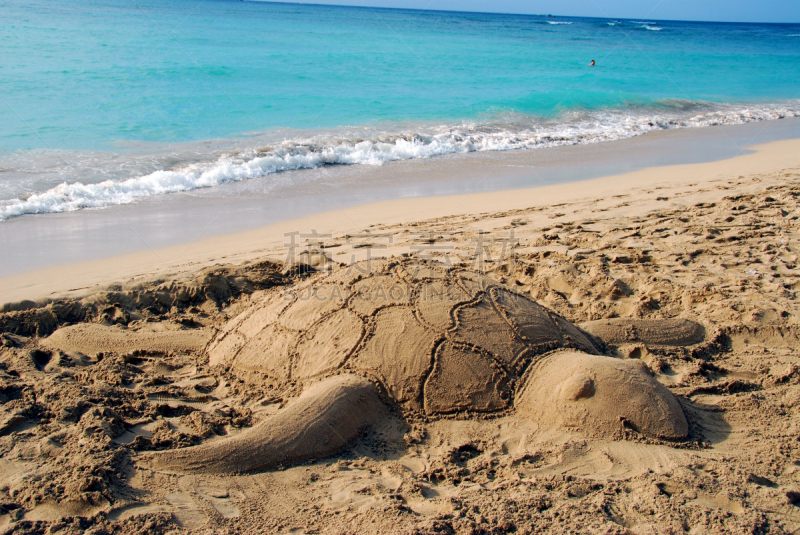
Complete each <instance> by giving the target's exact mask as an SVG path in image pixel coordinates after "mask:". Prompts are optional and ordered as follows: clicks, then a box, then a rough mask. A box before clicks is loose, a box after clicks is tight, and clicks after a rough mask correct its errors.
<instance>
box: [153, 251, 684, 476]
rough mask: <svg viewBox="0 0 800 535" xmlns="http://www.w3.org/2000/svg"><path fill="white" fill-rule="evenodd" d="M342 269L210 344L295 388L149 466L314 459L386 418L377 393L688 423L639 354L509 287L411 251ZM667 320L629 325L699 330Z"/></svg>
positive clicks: (657, 424)
mask: <svg viewBox="0 0 800 535" xmlns="http://www.w3.org/2000/svg"><path fill="white" fill-rule="evenodd" d="M342 273H343V270H342V271H340V272H338V273H337V272H334V273H333V274H331V275H330V276H329V277H328V278H325V279H321V280H320V279H312V280H311V281H309V282H308V283H307V284H305V285H302V286H299V287H297V288H296V292H295V293H294V295H289V296H287V295H286V294H278V293H274V294H269V295H266V296H265V297H263V298H262V299H261V300H260V301H259V302H257V303H254V304H253V306H251V307H250V308H249V309H247V310H245V311H244V312H242V313H241V314H240V315H239V316H237V317H236V318H234V319H232V320H231V321H230V322H229V323H228V324H227V325H226V326H225V327H223V329H221V330H220V331H219V333H218V334H217V336H216V337H215V339H214V340H213V341H212V342H211V343H210V344H209V346H208V355H209V364H210V365H211V366H214V367H224V368H226V369H227V370H229V371H230V372H231V373H233V374H235V375H237V376H238V377H239V378H240V379H243V380H245V381H251V382H252V381H260V380H263V378H264V377H265V376H266V377H269V380H270V381H277V382H285V383H287V384H288V383H289V382H298V383H300V384H303V385H307V386H306V389H305V391H304V392H303V394H302V395H300V396H299V397H298V398H296V399H295V400H293V401H290V402H289V403H288V404H287V406H286V407H284V408H283V409H281V410H280V411H278V412H277V413H276V414H274V415H272V416H270V417H268V418H267V419H266V420H264V421H263V422H262V423H260V424H258V425H256V426H255V427H253V428H252V429H250V430H248V431H245V432H244V433H242V434H241V435H237V436H234V437H231V438H228V439H221V440H218V441H212V442H209V443H208V444H203V445H200V446H194V447H191V448H187V449H185V450H173V451H167V452H162V453H158V454H155V455H154V456H153V457H152V458H150V461H149V464H150V465H151V466H152V467H153V468H155V469H159V470H168V471H178V472H186V471H205V472H212V473H239V472H253V471H258V470H265V469H269V468H271V467H274V466H277V465H281V464H284V465H285V464H290V463H296V462H301V461H304V460H307V459H315V458H323V457H326V456H330V455H333V454H335V453H337V452H338V451H340V450H342V449H343V448H345V447H347V446H348V445H349V444H351V443H352V442H354V441H355V440H356V439H357V438H358V437H359V435H360V434H362V433H363V432H364V431H365V430H367V429H368V428H370V427H371V426H374V425H375V424H377V423H379V422H382V421H385V419H386V418H388V414H389V411H388V408H389V406H388V405H387V403H388V404H392V405H395V406H396V407H398V408H399V409H400V412H410V413H423V414H424V415H425V417H428V418H433V417H438V416H442V415H447V414H453V413H463V412H468V413H469V412H472V413H491V412H502V411H506V410H508V409H509V408H511V406H512V404H513V405H514V406H516V409H517V412H518V414H519V415H520V416H523V417H527V418H530V419H532V420H534V421H536V422H537V423H539V424H540V425H542V426H543V427H547V426H558V427H563V428H567V429H571V430H578V431H581V432H584V433H585V434H588V435H592V436H605V437H611V436H616V434H617V433H618V432H619V431H620V430H622V429H624V428H628V429H635V430H637V431H639V432H640V433H642V434H644V435H647V436H651V437H655V438H661V439H668V440H682V439H684V438H686V436H687V435H688V424H687V423H686V418H685V416H684V414H683V410H682V408H681V405H680V403H679V402H678V401H677V399H676V398H675V397H674V396H673V395H672V393H670V392H669V390H667V389H666V388H665V387H663V386H662V385H661V384H659V383H658V382H657V381H656V380H655V379H654V378H653V377H652V376H651V375H650V374H649V373H648V371H647V370H646V368H645V367H644V366H643V365H642V364H641V363H638V364H637V363H635V361H625V360H621V359H616V358H612V357H606V356H602V355H600V354H599V353H600V352H599V351H598V349H597V347H596V345H595V343H594V342H593V341H592V338H591V336H590V335H587V334H586V333H585V332H584V331H582V330H581V329H579V328H577V327H576V326H574V325H572V324H571V323H569V322H568V321H567V320H566V319H564V318H563V317H561V316H559V315H558V314H556V313H555V312H553V311H551V310H548V309H546V308H545V307H543V306H541V305H539V304H538V303H536V302H534V301H532V300H530V299H529V298H528V297H526V296H524V295H521V294H519V293H516V292H515V291H514V290H512V289H511V288H508V287H506V286H503V285H500V284H497V283H496V282H495V281H492V280H490V279H487V278H486V277H484V276H482V275H480V274H476V273H470V272H459V271H448V270H444V269H440V268H434V267H430V266H428V267H426V268H425V269H424V270H421V269H415V268H414V266H413V265H410V264H408V263H394V264H387V265H386V266H385V267H384V268H383V269H382V270H381V271H379V272H377V273H373V274H372V275H369V276H366V277H362V278H360V279H358V280H351V279H348V278H347V275H346V273H345V274H344V276H343V274H342ZM312 284H315V285H316V286H314V287H312ZM350 290H355V292H350ZM365 296H366V297H365ZM673 323H674V325H673V324H669V325H667V327H665V329H666V330H665V331H664V332H665V333H666V334H664V335H663V336H656V334H658V333H659V332H661V331H659V327H658V324H657V323H652V322H651V323H647V324H646V325H645V324H644V323H642V324H641V325H639V324H637V325H636V326H635V327H636V329H637V331H636V332H637V333H639V337H640V338H647V337H650V338H654V339H657V340H658V341H660V342H671V341H673V339H675V340H677V339H681V340H683V339H684V338H685V339H686V340H689V339H690V338H691V341H693V340H694V339H695V338H697V336H698V335H697V333H696V332H695V331H694V330H692V329H687V328H685V327H686V326H685V325H683V324H678V323H675V322H673ZM629 327H630V326H628V325H621V326H619V325H616V324H613V325H611V326H610V327H609V326H605V327H604V329H605V330H604V331H602V333H606V331H608V332H616V331H615V330H614V329H617V330H619V328H624V329H629ZM600 336H602V334H600ZM626 336H628V337H629V338H630V336H629V335H626Z"/></svg>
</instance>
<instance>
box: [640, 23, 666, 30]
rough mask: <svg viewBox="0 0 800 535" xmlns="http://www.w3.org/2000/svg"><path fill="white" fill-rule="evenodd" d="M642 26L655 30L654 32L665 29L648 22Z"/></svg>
mask: <svg viewBox="0 0 800 535" xmlns="http://www.w3.org/2000/svg"><path fill="white" fill-rule="evenodd" d="M642 28H644V29H645V30H651V31H654V32H660V31H661V30H662V29H663V28H659V27H658V26H649V25H647V24H645V25H644V26H642Z"/></svg>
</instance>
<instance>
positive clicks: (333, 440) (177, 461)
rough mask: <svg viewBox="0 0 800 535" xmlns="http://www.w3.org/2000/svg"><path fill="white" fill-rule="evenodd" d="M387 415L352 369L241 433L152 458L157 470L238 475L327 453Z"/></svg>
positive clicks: (314, 386) (367, 383)
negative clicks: (350, 371)
mask: <svg viewBox="0 0 800 535" xmlns="http://www.w3.org/2000/svg"><path fill="white" fill-rule="evenodd" d="M386 417H387V410H386V406H385V405H384V403H383V402H382V401H381V399H380V395H379V393H378V388H377V387H376V386H375V384H374V383H372V382H371V381H369V380H367V379H364V378H363V377H359V376H357V375H353V374H346V375H336V376H334V377H331V378H329V379H326V380H324V381H321V382H319V383H315V384H312V385H311V386H310V387H309V388H308V389H306V390H305V391H304V392H303V393H302V394H301V395H300V396H298V397H297V399H295V400H293V401H292V402H290V403H289V404H288V405H287V406H286V407H284V408H283V409H281V410H280V411H279V412H278V413H277V414H275V415H273V416H272V417H270V418H267V419H266V420H265V421H263V422H261V423H259V424H258V425H256V426H254V427H252V428H251V429H249V430H247V431H245V432H244V433H242V434H239V435H236V436H234V437H232V438H229V439H226V440H220V441H216V442H211V443H209V444H203V445H200V446H194V447H191V448H184V449H177V450H169V451H165V452H162V453H159V454H158V455H155V456H154V457H153V458H152V459H150V462H149V464H150V465H151V467H152V468H154V469H156V470H166V471H177V472H204V473H216V474H235V473H246V472H258V471H262V470H268V469H270V468H273V467H275V466H278V465H288V464H292V463H297V462H300V461H304V460H307V459H310V458H319V457H328V456H330V455H333V454H335V453H337V452H339V451H340V450H342V449H343V448H345V447H346V446H348V445H349V444H351V443H352V442H353V441H355V440H356V439H357V438H358V437H359V436H360V435H361V434H362V433H363V432H364V431H366V430H367V429H368V428H369V427H371V426H372V425H374V424H376V423H377V422H378V421H379V420H381V419H383V418H386Z"/></svg>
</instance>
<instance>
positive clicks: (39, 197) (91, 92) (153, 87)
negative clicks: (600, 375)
mask: <svg viewBox="0 0 800 535" xmlns="http://www.w3.org/2000/svg"><path fill="white" fill-rule="evenodd" d="M0 13H2V15H1V16H0V35H2V42H1V43H2V44H0V110H1V111H0V171H2V172H0V220H3V219H7V218H9V217H13V216H18V215H24V214H32V213H43V212H54V211H67V210H77V209H83V208H98V207H104V206H108V205H113V204H119V203H128V202H133V201H135V200H137V199H140V198H142V197H146V196H149V195H158V194H165V193H170V192H177V191H186V190H190V189H194V188H199V187H214V186H216V185H220V184H224V183H226V182H230V181H235V180H246V179H248V178H255V177H263V176H265V175H269V174H271V173H278V172H280V171H283V170H288V169H302V168H313V167H318V166H322V165H337V164H366V165H382V164H386V163H388V162H391V161H393V160H399V159H408V158H427V157H435V156H439V155H442V154H448V153H455V152H467V151H474V150H511V149H518V148H537V147H545V146H554V145H563V144H580V143H594V142H600V141H609V140H614V139H621V138H625V137H630V136H633V135H639V134H643V133H646V132H648V131H651V130H654V129H667V128H684V127H702V126H710V125H715V124H736V123H742V122H749V121H757V120H769V119H777V118H781V117H786V116H798V115H800V101H798V100H797V99H798V97H800V25H797V24H794V25H774V24H773V25H765V24H720V23H686V22H668V21H653V20H642V21H632V20H607V19H584V18H558V17H555V18H554V17H537V16H520V15H494V14H491V15H490V14H469V13H448V12H422V11H407V10H387V9H369V8H349V7H330V6H314V5H293V4H275V3H266V2H241V1H216V0H205V1H197V0H159V1H158V2H155V1H152V0H147V1H138V0H135V1H134V0H102V1H99V0H73V1H70V2H67V1H64V0H48V1H46V2H45V1H33V2H31V1H25V2H23V1H21V0H11V1H8V0H0ZM592 59H594V60H596V62H597V65H596V66H595V67H590V66H589V62H590V60H592Z"/></svg>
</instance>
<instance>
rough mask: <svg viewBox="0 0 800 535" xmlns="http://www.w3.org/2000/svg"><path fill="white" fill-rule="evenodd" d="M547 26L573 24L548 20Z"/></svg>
mask: <svg viewBox="0 0 800 535" xmlns="http://www.w3.org/2000/svg"><path fill="white" fill-rule="evenodd" d="M547 24H572V23H571V22H561V21H555V20H548V21H547Z"/></svg>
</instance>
